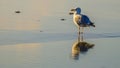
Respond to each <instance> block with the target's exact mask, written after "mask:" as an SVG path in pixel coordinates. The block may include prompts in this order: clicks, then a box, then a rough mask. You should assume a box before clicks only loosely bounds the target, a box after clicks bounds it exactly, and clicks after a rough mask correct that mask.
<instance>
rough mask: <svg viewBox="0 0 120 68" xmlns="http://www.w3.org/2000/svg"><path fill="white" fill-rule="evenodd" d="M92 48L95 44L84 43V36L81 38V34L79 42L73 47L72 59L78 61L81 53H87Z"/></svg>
mask: <svg viewBox="0 0 120 68" xmlns="http://www.w3.org/2000/svg"><path fill="white" fill-rule="evenodd" d="M92 47H94V44H91V43H88V42H86V41H84V40H83V35H81V36H80V34H79V35H78V39H77V41H76V42H75V43H74V44H73V46H72V58H73V59H75V60H78V59H79V54H80V53H86V52H87V51H88V49H90V48H92Z"/></svg>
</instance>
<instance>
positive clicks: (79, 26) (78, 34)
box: [78, 26, 81, 42]
mask: <svg viewBox="0 0 120 68" xmlns="http://www.w3.org/2000/svg"><path fill="white" fill-rule="evenodd" d="M78 30H79V31H78V42H80V40H81V39H80V26H79V29H78Z"/></svg>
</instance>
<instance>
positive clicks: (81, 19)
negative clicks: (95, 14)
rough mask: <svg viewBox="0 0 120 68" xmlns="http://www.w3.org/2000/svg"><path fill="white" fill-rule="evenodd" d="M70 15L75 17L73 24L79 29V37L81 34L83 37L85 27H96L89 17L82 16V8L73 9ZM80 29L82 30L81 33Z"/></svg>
mask: <svg viewBox="0 0 120 68" xmlns="http://www.w3.org/2000/svg"><path fill="white" fill-rule="evenodd" d="M69 14H70V15H73V22H74V24H75V25H76V26H77V27H78V29H79V35H80V33H81V34H82V35H83V28H84V27H90V26H92V27H95V25H94V23H93V22H91V20H90V19H89V17H88V16H87V15H84V14H81V8H79V7H77V8H76V9H71V12H70V13H69ZM80 27H81V28H82V31H81V32H80Z"/></svg>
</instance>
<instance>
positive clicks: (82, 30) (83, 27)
mask: <svg viewBox="0 0 120 68" xmlns="http://www.w3.org/2000/svg"><path fill="white" fill-rule="evenodd" d="M83 31H84V27H82V32H81V41H83Z"/></svg>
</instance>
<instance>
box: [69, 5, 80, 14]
mask: <svg viewBox="0 0 120 68" xmlns="http://www.w3.org/2000/svg"><path fill="white" fill-rule="evenodd" d="M74 13H76V14H80V13H81V8H79V7H77V8H76V9H71V12H70V13H69V14H70V15H72V14H74Z"/></svg>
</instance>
